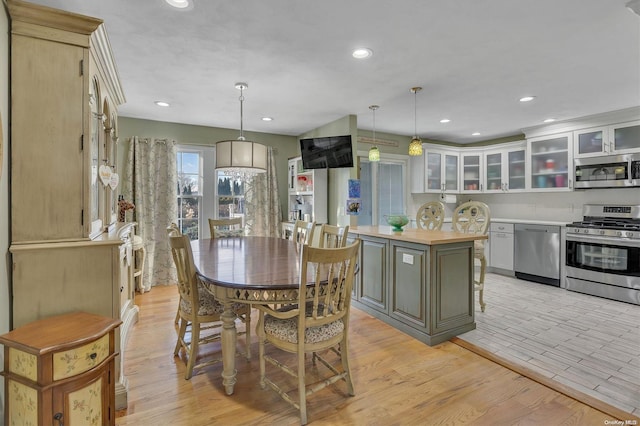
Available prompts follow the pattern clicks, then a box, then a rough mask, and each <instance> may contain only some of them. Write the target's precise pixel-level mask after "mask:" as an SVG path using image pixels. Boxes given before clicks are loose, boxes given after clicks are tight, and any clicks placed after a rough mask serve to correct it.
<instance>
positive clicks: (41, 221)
mask: <svg viewBox="0 0 640 426" xmlns="http://www.w3.org/2000/svg"><path fill="white" fill-rule="evenodd" d="M8 7H9V12H10V14H11V117H12V125H11V217H12V221H11V237H12V242H14V243H24V242H43V241H69V240H81V239H92V238H95V237H96V236H98V235H100V234H101V233H102V232H104V231H105V229H106V228H107V227H108V225H110V224H111V223H113V222H114V219H115V214H113V213H114V212H115V207H114V201H113V200H114V199H115V198H117V197H113V196H112V195H110V194H111V193H112V191H113V189H112V186H113V187H115V186H116V185H115V184H116V183H117V178H114V179H112V176H113V174H114V173H115V170H114V167H113V165H114V164H115V149H114V147H113V145H110V146H109V147H108V148H107V145H108V143H107V141H108V140H110V141H109V143H114V140H115V139H116V138H117V135H116V134H115V133H112V130H113V129H115V128H116V126H115V117H116V112H117V111H116V106H117V105H119V104H121V103H123V102H124V96H123V94H122V89H121V87H120V84H119V82H118V76H117V71H116V69H115V65H114V63H113V59H112V57H111V55H110V52H111V49H110V46H109V42H108V39H107V36H106V33H105V31H104V27H103V25H101V24H102V21H101V20H99V19H96V18H90V17H86V16H81V15H76V14H72V13H69V12H65V11H60V10H55V9H51V8H47V7H43V6H37V5H33V4H29V3H25V2H22V1H17V0H10V1H9V2H8ZM106 105H107V106H108V107H107V108H105V106H106ZM105 109H108V110H109V111H108V113H109V114H110V115H109V116H107V115H106V113H107V111H105ZM107 123H108V124H109V127H108V128H107ZM110 157H111V158H110ZM101 166H105V167H101Z"/></svg>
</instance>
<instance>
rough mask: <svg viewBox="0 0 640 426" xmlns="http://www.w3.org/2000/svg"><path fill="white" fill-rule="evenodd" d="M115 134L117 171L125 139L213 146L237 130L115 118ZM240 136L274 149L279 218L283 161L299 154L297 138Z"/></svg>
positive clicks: (125, 147) (284, 174)
mask: <svg viewBox="0 0 640 426" xmlns="http://www.w3.org/2000/svg"><path fill="white" fill-rule="evenodd" d="M118 134H119V142H118V170H124V164H125V161H126V158H127V152H128V150H129V141H128V139H129V138H131V137H133V136H138V137H141V138H160V139H169V140H175V141H176V142H177V143H179V144H184V145H214V144H215V143H216V142H217V141H221V140H228V139H237V138H238V135H239V134H240V131H239V130H234V129H222V128H217V127H206V126H193V125H188V124H178V123H168V122H163V121H151V120H141V119H137V118H128V117H119V118H118ZM244 136H245V138H246V139H247V140H251V141H254V142H259V143H261V144H264V145H267V146H271V147H273V148H274V157H275V160H276V169H277V172H276V174H277V176H278V194H279V195H280V204H281V207H282V211H283V215H286V214H287V211H288V208H287V199H288V194H287V191H288V190H287V160H288V159H289V158H291V157H295V156H297V155H299V152H300V148H299V146H298V145H299V144H298V138H296V137H295V136H286V135H274V134H270V133H256V132H246V131H245V132H244ZM123 177H124V176H123Z"/></svg>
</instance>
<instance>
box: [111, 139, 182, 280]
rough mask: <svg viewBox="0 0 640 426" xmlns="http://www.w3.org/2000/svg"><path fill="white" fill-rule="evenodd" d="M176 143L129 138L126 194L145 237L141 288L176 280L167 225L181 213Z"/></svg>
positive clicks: (124, 192) (138, 230) (138, 233)
mask: <svg viewBox="0 0 640 426" xmlns="http://www.w3.org/2000/svg"><path fill="white" fill-rule="evenodd" d="M177 181H178V176H177V172H176V144H175V142H174V141H170V140H166V139H141V138H138V137H137V136H136V137H132V138H131V139H130V140H129V153H128V158H127V164H126V165H125V181H124V185H123V195H124V197H125V200H127V201H132V202H133V204H135V209H134V211H133V221H134V222H137V224H138V226H137V232H136V233H137V235H139V236H140V237H142V239H143V240H144V245H145V249H146V251H147V257H146V260H145V265H144V271H143V277H144V281H143V282H142V283H141V285H142V288H139V289H137V290H138V291H140V292H143V293H144V292H145V291H149V290H151V287H152V286H154V285H158V284H163V285H166V284H170V283H175V282H176V281H177V278H176V272H175V268H174V267H173V258H172V257H171V251H170V249H169V240H168V237H167V232H166V229H167V227H168V226H169V225H170V224H171V222H173V221H175V218H176V217H178V203H177V198H176V182H177Z"/></svg>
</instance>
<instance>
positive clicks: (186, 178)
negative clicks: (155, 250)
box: [176, 145, 244, 240]
mask: <svg viewBox="0 0 640 426" xmlns="http://www.w3.org/2000/svg"><path fill="white" fill-rule="evenodd" d="M176 170H177V173H178V182H177V201H178V217H177V218H176V223H177V224H178V227H179V229H180V232H182V233H183V234H186V235H188V236H189V238H190V239H192V240H197V239H199V238H209V223H208V219H209V218H224V217H243V216H244V178H243V177H242V176H238V175H234V174H232V173H228V172H224V171H216V170H215V147H213V146H210V147H209V146H196V145H178V152H177V154H176Z"/></svg>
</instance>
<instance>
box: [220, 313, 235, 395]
mask: <svg viewBox="0 0 640 426" xmlns="http://www.w3.org/2000/svg"><path fill="white" fill-rule="evenodd" d="M221 319H222V385H223V386H224V389H225V392H226V393H227V395H231V394H233V387H234V385H235V384H236V373H237V371H236V338H237V334H236V314H235V312H234V311H233V309H232V308H231V302H224V311H223V312H222V315H221Z"/></svg>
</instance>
